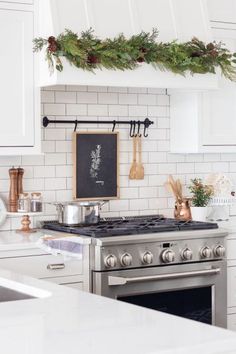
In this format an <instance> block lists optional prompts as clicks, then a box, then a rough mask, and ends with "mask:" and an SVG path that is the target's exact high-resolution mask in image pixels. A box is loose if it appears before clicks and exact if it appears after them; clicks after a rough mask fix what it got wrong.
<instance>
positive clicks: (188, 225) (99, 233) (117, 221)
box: [42, 215, 218, 238]
mask: <svg viewBox="0 0 236 354" xmlns="http://www.w3.org/2000/svg"><path fill="white" fill-rule="evenodd" d="M42 228H43V229H48V230H55V231H61V232H68V233H72V234H80V235H84V236H89V237H95V238H98V237H109V236H121V235H137V234H151V233H159V232H171V231H190V230H207V229H217V228H218V225H217V224H216V223H211V222H200V221H181V220H176V219H171V218H165V217H164V216H162V215H147V216H133V217H120V218H103V219H101V221H100V222H99V224H96V225H88V226H84V225H74V226H68V225H62V224H59V222H58V221H44V222H43V224H42Z"/></svg>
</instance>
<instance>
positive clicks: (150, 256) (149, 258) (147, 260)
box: [142, 251, 153, 264]
mask: <svg viewBox="0 0 236 354" xmlns="http://www.w3.org/2000/svg"><path fill="white" fill-rule="evenodd" d="M142 261H143V263H144V264H151V263H152V262H153V254H152V253H151V252H148V251H147V252H145V253H144V254H143V257H142Z"/></svg>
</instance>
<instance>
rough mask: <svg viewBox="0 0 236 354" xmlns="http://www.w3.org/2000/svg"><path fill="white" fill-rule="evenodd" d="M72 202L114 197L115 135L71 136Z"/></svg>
mask: <svg viewBox="0 0 236 354" xmlns="http://www.w3.org/2000/svg"><path fill="white" fill-rule="evenodd" d="M73 145H74V174H73V178H74V183H73V187H74V191H73V195H74V199H80V200H96V199H100V200H103V199H104V200H105V199H116V198H118V133H106V132H99V133H97V132H96V133H92V132H88V133H87V132H81V133H80V132H78V133H74V142H73Z"/></svg>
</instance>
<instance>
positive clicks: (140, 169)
mask: <svg viewBox="0 0 236 354" xmlns="http://www.w3.org/2000/svg"><path fill="white" fill-rule="evenodd" d="M137 139H138V164H137V170H136V179H144V167H143V164H142V140H141V137H140V136H138V138H137Z"/></svg>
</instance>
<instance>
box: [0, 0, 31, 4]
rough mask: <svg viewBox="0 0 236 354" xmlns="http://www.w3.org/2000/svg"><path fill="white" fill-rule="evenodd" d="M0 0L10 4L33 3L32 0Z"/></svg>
mask: <svg viewBox="0 0 236 354" xmlns="http://www.w3.org/2000/svg"><path fill="white" fill-rule="evenodd" d="M0 2H6V3H10V4H30V5H32V4H33V3H34V0H0Z"/></svg>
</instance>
